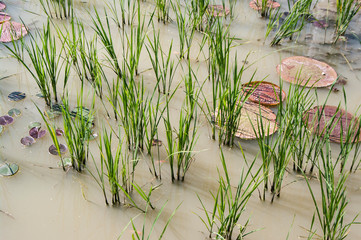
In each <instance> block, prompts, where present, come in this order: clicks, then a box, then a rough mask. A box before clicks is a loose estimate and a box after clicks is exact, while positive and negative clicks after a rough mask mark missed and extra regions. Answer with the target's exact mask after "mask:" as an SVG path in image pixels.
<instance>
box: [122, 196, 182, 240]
mask: <svg viewBox="0 0 361 240" xmlns="http://www.w3.org/2000/svg"><path fill="white" fill-rule="evenodd" d="M166 205H167V202H166V203H165V204H164V205H163V206H162V208H161V209H160V210H159V212H158V214H157V216H156V217H155V219H154V221H153V223H152V226H151V227H150V230H149V233H148V234H146V232H145V226H146V218H147V212H148V211H147V209H148V206H147V208H146V211H145V213H144V220H143V224H142V228H141V231H139V230H138V229H137V227H136V226H135V223H134V218H132V219H131V220H130V222H129V223H128V225H129V224H132V229H133V232H134V233H133V234H132V239H134V240H135V239H137V240H145V239H147V240H149V239H158V240H161V239H162V238H163V235H164V233H165V231H166V230H167V228H168V225H169V223H170V221H171V220H172V218H173V216H174V215H175V213H176V212H177V210H178V208H179V207H180V205H181V204H179V205H178V206H177V207H176V209H174V211H173V212H172V214H171V215H170V216H169V218H168V220H167V221H166V223H165V225H164V227H163V229H162V232H161V233H160V235H159V237H158V238H154V236H153V235H152V233H153V230H154V227H155V225H156V224H157V222H158V219H159V217H160V216H161V214H162V212H163V210H164V208H165V206H166ZM128 225H127V226H126V227H125V228H124V230H123V231H122V233H121V235H120V236H119V238H118V239H120V238H121V236H122V235H123V233H124V231H125V230H126V229H127V228H128Z"/></svg>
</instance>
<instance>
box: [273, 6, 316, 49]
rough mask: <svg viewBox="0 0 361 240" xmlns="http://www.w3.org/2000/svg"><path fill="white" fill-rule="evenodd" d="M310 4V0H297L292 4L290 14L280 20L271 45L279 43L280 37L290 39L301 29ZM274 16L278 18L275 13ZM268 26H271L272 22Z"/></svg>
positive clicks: (308, 12)
mask: <svg viewBox="0 0 361 240" xmlns="http://www.w3.org/2000/svg"><path fill="white" fill-rule="evenodd" d="M311 4H312V0H299V1H297V2H296V3H295V4H294V5H293V7H292V9H291V11H290V14H289V15H288V16H287V17H286V19H285V20H284V21H283V22H282V24H281V26H280V27H279V28H278V30H277V32H276V34H275V36H274V37H273V39H272V41H271V46H274V45H277V44H279V43H280V42H281V40H282V39H284V38H287V37H289V38H290V40H292V37H293V35H294V34H295V33H297V32H300V31H301V30H302V29H303V27H304V25H305V21H306V19H307V18H308V17H309V14H310V7H311ZM275 18H278V17H277V15H275ZM270 26H273V24H272V25H270Z"/></svg>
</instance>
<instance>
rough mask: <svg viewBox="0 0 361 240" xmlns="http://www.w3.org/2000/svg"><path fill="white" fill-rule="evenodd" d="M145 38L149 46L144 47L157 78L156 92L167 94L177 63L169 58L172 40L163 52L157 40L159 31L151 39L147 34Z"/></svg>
mask: <svg viewBox="0 0 361 240" xmlns="http://www.w3.org/2000/svg"><path fill="white" fill-rule="evenodd" d="M147 38H148V42H149V46H148V45H146V48H147V51H148V55H149V58H150V60H151V63H152V68H153V71H154V74H155V77H156V80H157V86H158V92H162V93H163V94H169V93H170V88H171V86H172V82H173V79H174V75H175V71H176V69H177V68H178V65H179V62H178V63H177V64H176V65H174V60H171V55H172V48H173V41H172V42H171V45H170V47H169V49H168V51H167V52H166V53H164V52H163V49H162V47H161V44H160V40H159V31H158V33H155V32H154V33H153V41H152V40H150V38H149V37H148V36H147Z"/></svg>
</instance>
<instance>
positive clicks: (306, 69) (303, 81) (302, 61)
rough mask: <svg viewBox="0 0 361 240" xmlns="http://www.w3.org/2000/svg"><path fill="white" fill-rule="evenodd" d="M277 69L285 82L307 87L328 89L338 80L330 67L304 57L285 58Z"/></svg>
mask: <svg viewBox="0 0 361 240" xmlns="http://www.w3.org/2000/svg"><path fill="white" fill-rule="evenodd" d="M276 69H277V72H278V74H280V75H281V78H282V79H283V80H285V81H287V82H290V83H295V84H299V85H301V86H306V87H327V86H329V85H331V84H332V83H334V82H335V81H336V79H337V73H336V71H335V70H334V69H333V68H332V67H331V66H330V65H328V64H326V63H324V62H320V61H317V60H315V59H312V58H306V57H302V56H295V57H289V58H285V59H283V60H282V62H281V64H280V65H278V66H277V68H276Z"/></svg>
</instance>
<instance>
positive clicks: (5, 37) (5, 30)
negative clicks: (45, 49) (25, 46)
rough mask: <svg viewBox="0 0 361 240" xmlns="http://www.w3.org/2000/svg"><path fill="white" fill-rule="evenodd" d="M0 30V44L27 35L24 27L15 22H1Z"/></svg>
mask: <svg viewBox="0 0 361 240" xmlns="http://www.w3.org/2000/svg"><path fill="white" fill-rule="evenodd" d="M0 29H1V30H2V31H1V37H0V42H11V41H13V40H18V39H20V38H21V37H23V36H25V35H26V34H28V31H27V30H26V28H25V26H24V25H22V24H21V23H17V22H3V23H1V24H0Z"/></svg>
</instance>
